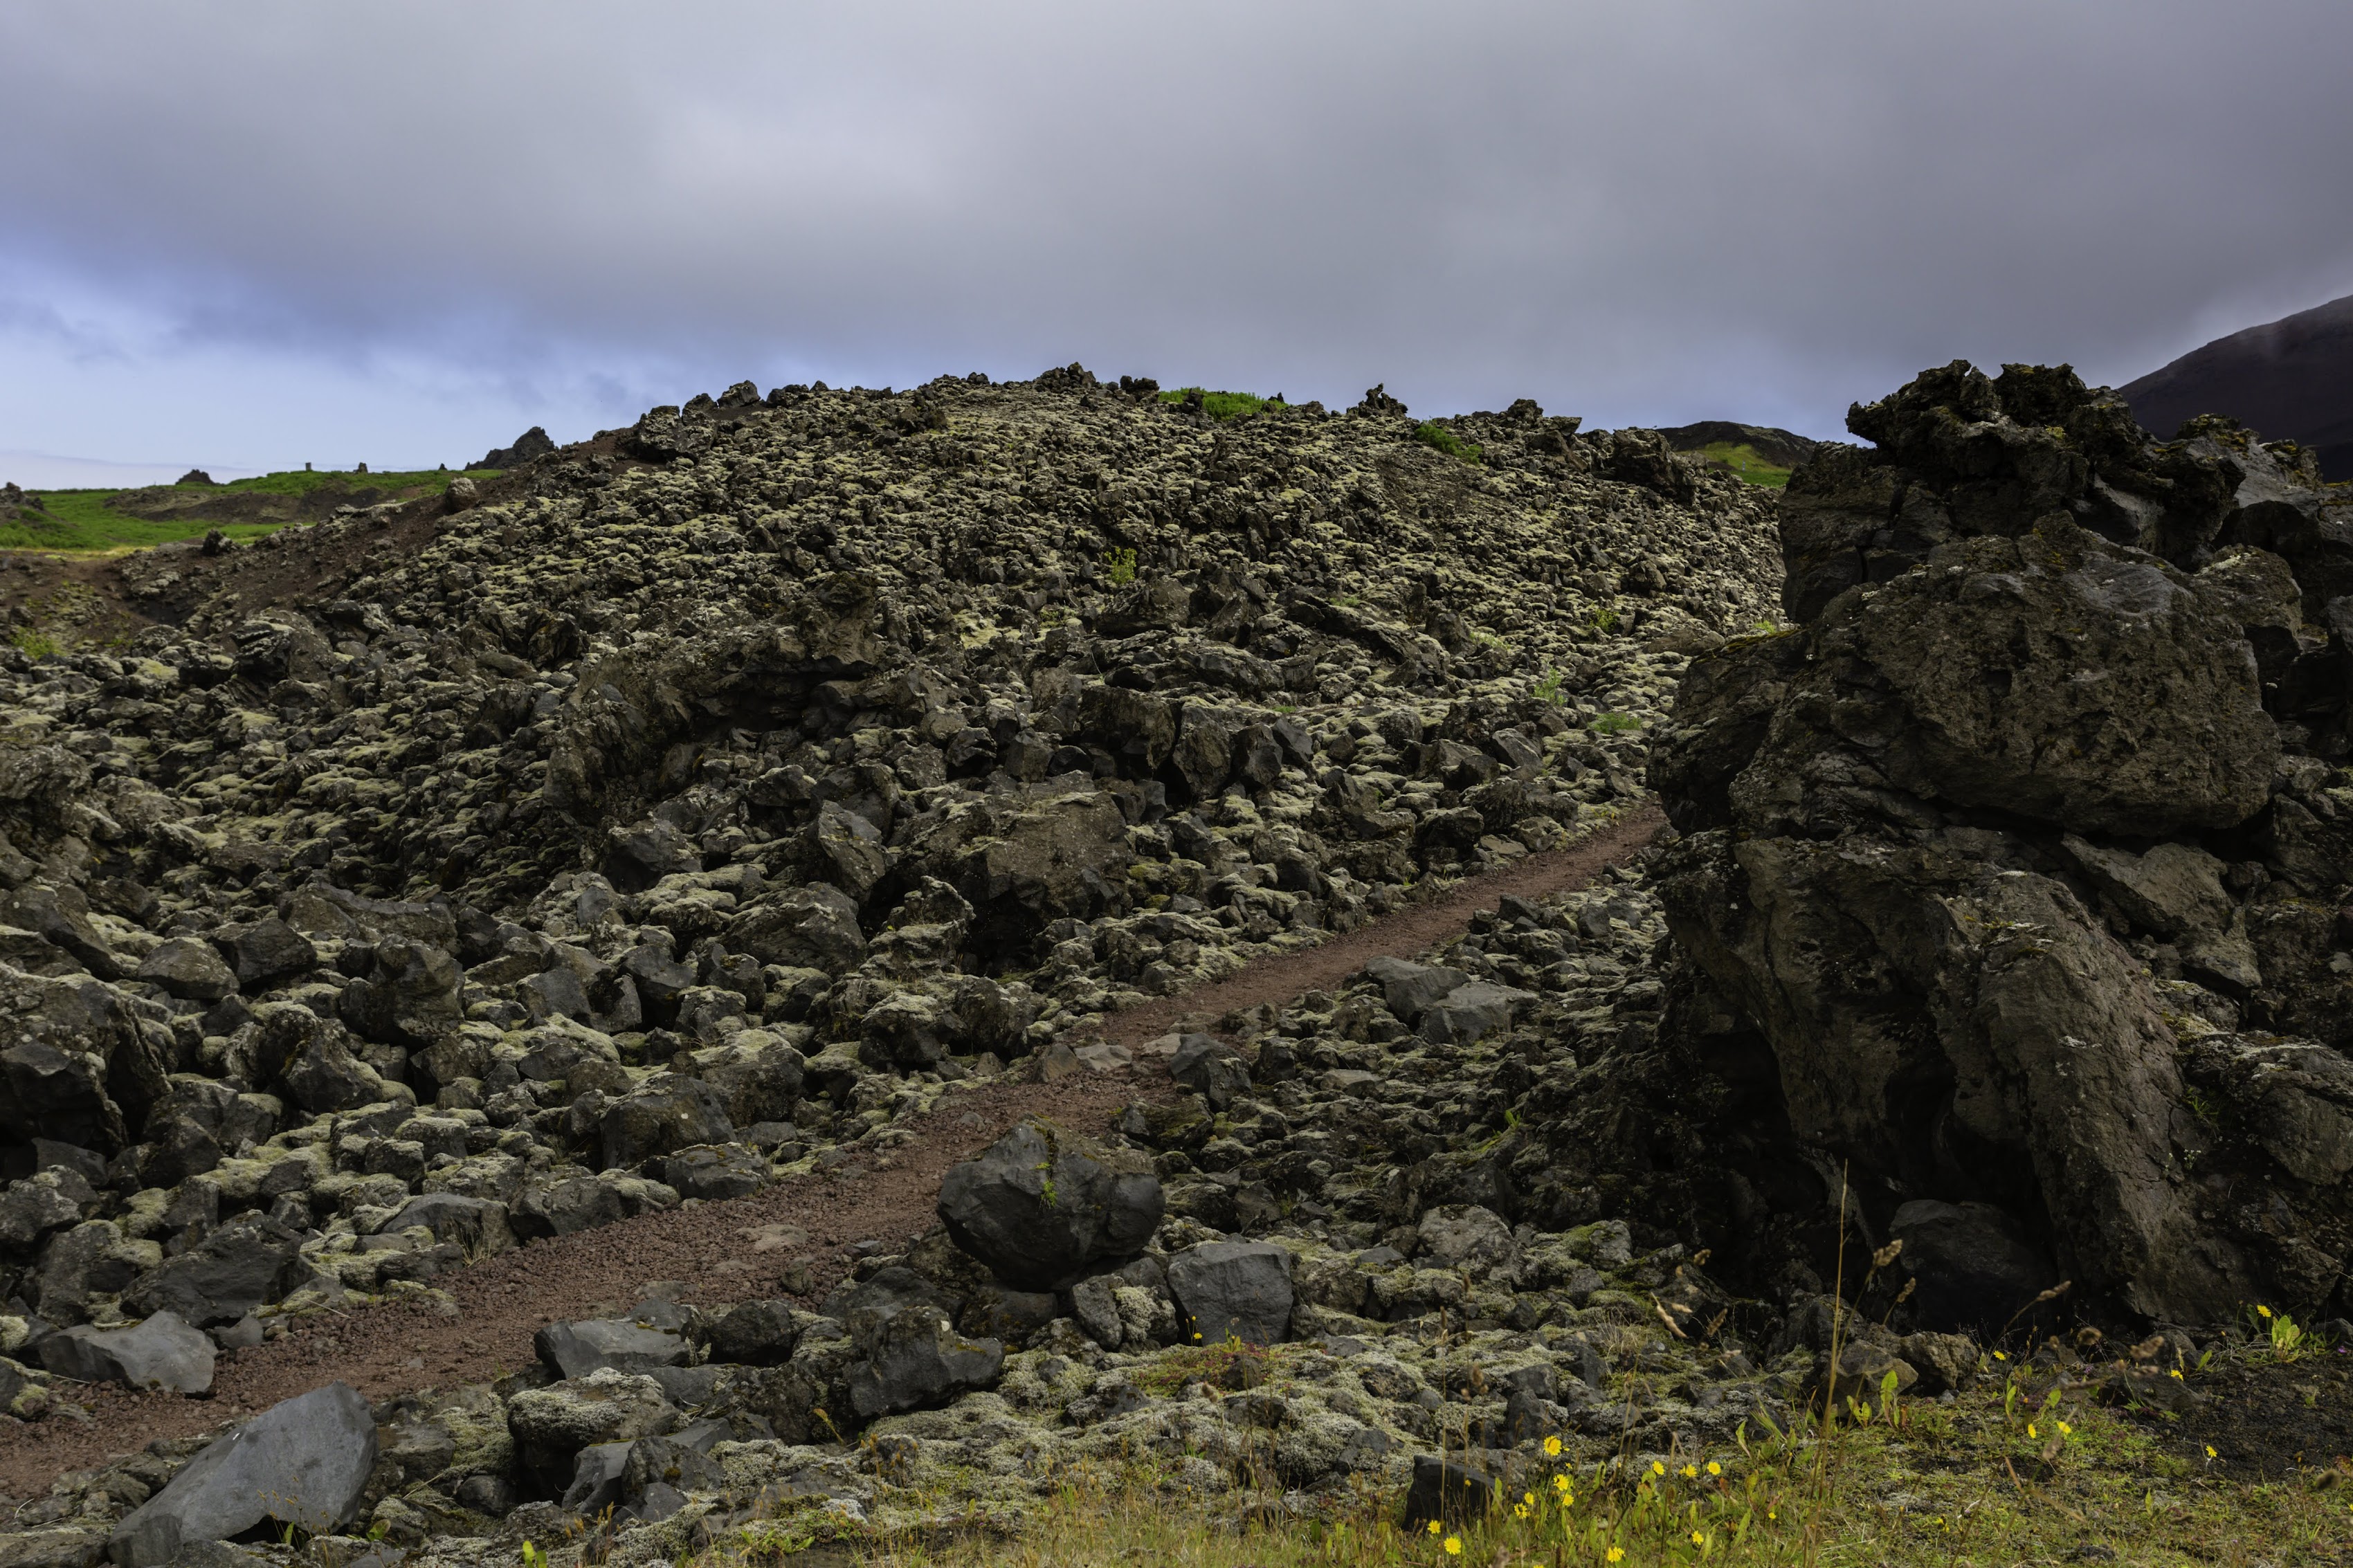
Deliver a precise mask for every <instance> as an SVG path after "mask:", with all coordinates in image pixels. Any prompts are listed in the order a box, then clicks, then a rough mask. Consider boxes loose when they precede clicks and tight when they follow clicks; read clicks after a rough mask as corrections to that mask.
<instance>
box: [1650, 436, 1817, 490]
mask: <svg viewBox="0 0 2353 1568" xmlns="http://www.w3.org/2000/svg"><path fill="white" fill-rule="evenodd" d="M1659 434H1660V435H1662V436H1663V437H1666V441H1667V445H1668V446H1670V447H1673V448H1674V449H1675V450H1676V451H1678V452H1695V453H1697V454H1699V455H1700V456H1701V457H1704V458H1707V459H1709V460H1710V461H1711V462H1712V463H1719V464H1722V465H1723V466H1724V467H1725V468H1729V469H1730V470H1731V471H1732V472H1734V473H1736V474H1737V475H1739V476H1740V477H1741V478H1742V479H1746V480H1748V481H1749V482H1750V483H1752V484H1760V485H1767V486H1770V487H1772V488H1773V489H1779V488H1780V487H1781V486H1783V485H1785V484H1787V483H1788V482H1789V470H1790V469H1792V468H1796V467H1797V466H1798V465H1799V463H1802V462H1804V461H1805V460H1806V459H1807V458H1810V457H1811V456H1812V455H1813V451H1814V448H1815V447H1819V446H1820V445H1821V443H1820V442H1819V441H1810V440H1808V439H1807V438H1806V437H1803V436H1799V435H1798V434H1796V433H1795V432H1793V431H1788V430H1781V429H1777V428H1775V427H1774V426H1770V425H1736V424H1734V423H1733V422H1732V421H1731V420H1729V419H1703V420H1701V421H1700V422H1699V423H1698V424H1696V425H1676V426H1669V427H1667V428H1665V429H1662V430H1661V431H1660V432H1659Z"/></svg>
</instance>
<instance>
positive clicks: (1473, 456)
mask: <svg viewBox="0 0 2353 1568" xmlns="http://www.w3.org/2000/svg"><path fill="white" fill-rule="evenodd" d="M1413 438H1414V439H1415V440H1417V441H1419V442H1420V443H1421V444H1422V445H1423V446H1425V447H1437V448H1438V449H1439V450H1440V451H1441V452H1443V453H1445V454H1446V455H1447V456H1448V457H1450V458H1461V459H1462V460H1463V461H1464V462H1466V463H1475V462H1477V461H1478V460H1479V458H1480V454H1481V451H1482V448H1481V447H1480V445H1479V443H1478V442H1476V441H1465V440H1464V439H1463V438H1462V437H1460V436H1457V435H1456V434H1455V433H1454V432H1453V431H1451V430H1449V429H1448V428H1447V427H1446V426H1443V425H1440V424H1439V423H1438V422H1437V421H1436V420H1434V419H1425V420H1424V421H1422V422H1421V423H1420V424H1419V425H1417V426H1414V427H1413Z"/></svg>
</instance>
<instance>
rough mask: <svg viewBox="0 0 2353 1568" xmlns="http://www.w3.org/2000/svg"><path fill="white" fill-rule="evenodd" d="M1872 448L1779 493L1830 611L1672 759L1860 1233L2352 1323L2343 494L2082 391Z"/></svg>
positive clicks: (1886, 435)
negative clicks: (1887, 1233) (1948, 1221)
mask: <svg viewBox="0 0 2353 1568" xmlns="http://www.w3.org/2000/svg"><path fill="white" fill-rule="evenodd" d="M1850 425H1851V426H1852V428H1853V429H1854V430H1855V431H1856V433H1858V434H1860V435H1862V436H1865V437H1869V438H1871V439H1873V440H1875V441H1877V442H1878V443H1879V447H1878V449H1877V450H1875V451H1863V450H1859V449H1856V448H1852V447H1828V448H1825V449H1824V450H1823V451H1822V452H1821V453H1820V454H1819V455H1818V456H1817V457H1816V458H1814V459H1813V460H1812V461H1810V463H1809V464H1808V465H1807V466H1806V467H1805V468H1801V469H1800V470H1799V472H1798V473H1797V474H1795V475H1793V476H1792V479H1791V483H1790V486H1789V500H1788V509H1787V511H1786V512H1785V529H1784V540H1785V548H1786V552H1787V554H1788V566H1789V575H1788V585H1787V588H1786V590H1785V594H1786V597H1787V603H1788V606H1789V608H1790V610H1791V611H1792V612H1793V613H1794V614H1797V615H1799V616H1801V617H1802V618H1803V619H1804V621H1805V623H1806V624H1805V625H1803V626H1800V627H1799V628H1798V629H1796V630H1793V631H1791V632H1788V633H1785V634H1781V635H1778V636H1773V637H1759V638H1755V639H1747V640H1744V641H1741V642H1738V643H1735V644H1731V645H1727V646H1726V647H1725V648H1723V649H1720V650H1718V651H1716V652H1715V653H1713V654H1711V655H1709V656H1706V657H1705V658H1703V659H1701V660H1700V661H1698V663H1697V664H1696V665H1695V666H1694V669H1693V671H1692V675H1691V678H1690V679H1688V680H1687V681H1686V682H1685V684H1684V686H1683V690H1682V693H1681V695H1680V698H1679V701H1678V708H1677V714H1676V726H1675V729H1674V731H1672V734H1671V735H1670V736H1668V737H1667V738H1666V740H1665V743H1664V744H1663V745H1662V747H1661V749H1660V751H1659V752H1658V753H1657V755H1656V758H1655V760H1654V765H1653V769H1652V777H1653V779H1654V780H1655V781H1656V782H1657V784H1659V787H1660V788H1661V790H1662V794H1663V795H1665V797H1666V801H1667V805H1668V808H1669V811H1670V813H1671V815H1672V816H1673V818H1674V820H1675V822H1676V825H1677V826H1679V827H1680V828H1681V829H1682V830H1683V833H1684V834H1685V835H1686V837H1684V839H1683V842H1682V843H1681V844H1680V845H1679V846H1677V847H1676V848H1675V849H1674V851H1673V856H1672V867H1671V868H1668V869H1667V871H1666V874H1665V880H1664V883H1663V886H1662V892H1663V896H1664V898H1665V901H1666V905H1667V909H1668V912H1669V919H1670V922H1671V924H1672V929H1673V931H1674V934H1675V938H1676V941H1677V943H1678V945H1679V946H1680V947H1681V948H1682V949H1683V951H1684V952H1686V953H1688V954H1689V955H1690V958H1691V959H1692V961H1693V962H1694V964H1695V967H1696V970H1697V971H1698V975H1699V978H1700V980H1701V982H1702V984H1704V986H1705V987H1707V988H1708V989H1709V990H1711V991H1712V992H1713V993H1714V994H1715V998H1716V1002H1715V1004H1714V1005H1721V1006H1723V1007H1724V1008H1725V1009H1726V1010H1727V1012H1728V1013H1729V1015H1730V1017H1729V1018H1728V1019H1727V1023H1728V1024H1729V1025H1731V1026H1732V1027H1734V1028H1735V1029H1736V1030H1754V1031H1755V1034H1756V1036H1757V1037H1761V1043H1762V1044H1763V1045H1764V1046H1765V1047H1767V1049H1769V1052H1770V1054H1771V1058H1772V1059H1773V1061H1774V1063H1775V1065H1776V1068H1777V1072H1778V1079H1779V1082H1780V1085H1781V1088H1782V1089H1783V1092H1784V1103H1785V1106H1786V1110H1787V1114H1788V1118H1789V1123H1790V1127H1791V1130H1792V1131H1794V1132H1795V1133H1796V1134H1797V1136H1798V1137H1799V1138H1800V1139H1802V1140H1804V1141H1806V1142H1811V1143H1814V1144H1817V1145H1819V1146H1820V1147H1822V1148H1825V1149H1828V1150H1830V1151H1831V1152H1833V1153H1835V1154H1836V1155H1838V1156H1840V1157H1842V1158H1847V1159H1851V1160H1852V1161H1853V1162H1854V1164H1855V1167H1856V1171H1857V1175H1856V1178H1855V1187H1856V1190H1857V1191H1866V1190H1867V1191H1868V1192H1869V1193H1870V1194H1871V1195H1870V1196H1869V1197H1867V1198H1865V1199H1864V1200H1863V1202H1864V1205H1865V1208H1866V1209H1870V1208H1873V1207H1881V1208H1886V1209H1890V1210H1893V1209H1895V1208H1896V1207H1897V1205H1905V1207H1907V1208H1911V1209H1914V1210H1915V1212H1917V1213H1925V1212H1926V1211H1925V1210H1920V1209H1918V1206H1917V1205H1922V1204H1927V1205H1943V1207H1944V1208H1946V1209H1949V1210H1952V1212H1954V1213H1960V1212H1963V1211H1964V1210H1968V1209H1972V1208H1976V1209H1981V1210H1983V1211H1984V1212H1985V1214H1987V1215H1990V1216H1992V1219H1991V1220H1989V1223H1994V1222H1995V1221H1998V1222H1999V1223H1998V1224H1997V1225H1996V1227H1995V1232H1989V1235H1991V1234H1995V1233H1997V1232H1998V1233H1999V1234H2000V1236H2002V1237H2009V1238H2010V1240H2009V1241H2008V1242H2005V1243H2004V1244H2003V1245H2004V1246H2006V1247H2010V1249H2011V1250H2013V1251H2014V1250H2016V1249H2017V1248H2020V1247H2023V1248H2026V1249H2028V1251H2030V1252H2031V1250H2033V1249H2035V1248H2041V1249H2043V1250H2044V1251H2045V1252H2046V1255H2047V1256H2048V1257H2050V1258H2054V1259H2055V1261H2056V1264H2057V1268H2056V1272H2057V1274H2058V1275H2060V1276H2063V1277H2064V1278H2066V1279H2070V1280H2072V1281H2073V1283H2074V1288H2075V1289H2078V1290H2079V1291H2082V1292H2084V1294H2085V1295H2087V1296H2088V1297H2090V1298H2091V1299H2092V1300H2096V1301H2102V1302H2105V1303H2107V1304H2109V1305H2110V1306H2111V1307H2112V1308H2116V1307H2121V1308H2123V1309H2126V1310H2130V1311H2132V1312H2135V1313H2137V1314H2139V1315H2141V1316H2142V1317H2143V1318H2144V1319H2156V1320H2159V1321H2185V1322H2200V1321H2217V1320H2219V1319H2221V1317H2223V1316H2225V1315H2227V1313H2228V1312H2229V1311H2230V1310H2232V1307H2233V1305H2234V1304H2235V1303H2236V1302H2238V1301H2241V1300H2253V1299H2257V1298H2261V1299H2263V1300H2288V1301H2292V1302H2294V1303H2295V1306H2296V1308H2297V1310H2303V1311H2306V1312H2314V1311H2323V1312H2324V1313H2325V1311H2327V1310H2337V1307H2338V1306H2340V1305H2341V1304H2342V1303H2341V1299H2340V1298H2339V1297H2338V1295H2337V1290H2338V1279H2339V1278H2340V1276H2341V1272H2342V1270H2341V1264H2342V1261H2343V1259H2344V1258H2345V1256H2346V1253H2347V1250H2348V1244H2353V1234H2348V1230H2347V1226H2346V1215H2345V1208H2344V1204H2343V1201H2342V1198H2341V1196H2340V1194H2339V1190H2338V1186H2337V1178H2336V1175H2335V1172H2336V1170H2337V1155H2336V1153H2335V1152H2333V1151H2334V1150H2335V1148H2336V1142H2337V1140H2336V1136H2335V1131H2334V1129H2335V1125H2336V1118H2337V1115H2338V1114H2339V1112H2338V1110H2337V1104H2338V1101H2339V1099H2340V1097H2341V1095H2342V1090H2341V1089H2340V1088H2338V1087H2337V1078H2336V1076H2335V1075H2334V1073H2333V1071H2332V1070H2330V1069H2327V1068H2325V1067H2324V1068H2322V1069H2321V1070H2318V1071H2316V1070H2311V1068H2309V1067H2308V1066H2306V1064H2313V1063H2321V1064H2325V1063H2327V1062H2334V1061H2337V1060H2340V1059H2341V1058H2337V1055H2336V1052H2335V1050H2334V1049H2332V1048H2330V1047H2339V1046H2342V1045H2344V1044H2345V1043H2346V1039H2347V1036H2346V1033H2345V1026H2344V1024H2343V1022H2342V1019H2343V1017H2344V1016H2345V1014H2344V1012H2343V1008H2344V1005H2345V1004H2346V1003H2347V1002H2348V1001H2353V993H2348V989H2347V986H2348V972H2353V962H2348V961H2346V960H2344V959H2343V957H2342V951H2343V947H2344V944H2345V942H2346V941H2347V939H2348V936H2353V931H2348V929H2347V923H2348V922H2347V921H2346V920H2345V916H2344V913H2343V910H2344V909H2345V907H2346V904H2347V890H2348V889H2347V883H2348V881H2353V832H2348V831H2347V829H2346V828H2345V826H2343V825H2346V824H2353V816H2348V815H2347V813H2346V809H2345V808H2346V807H2347V806H2348V805H2353V791H2348V788H2347V785H2348V782H2353V781H2348V775H2347V773H2346V772H2345V770H2344V767H2343V765H2342V764H2343V763H2344V762H2345V761H2346V758H2347V756H2348V750H2353V738H2348V731H2347V713H2346V705H2347V699H2348V684H2347V681H2346V679H2345V672H2346V670H2347V668H2348V649H2347V647H2346V641H2345V638H2346V633H2347V631H2348V626H2345V625H2342V624H2340V623H2341V622H2342V621H2343V620H2344V611H2345V610H2346V608H2347V606H2348V604H2353V601H2348V600H2347V599H2346V598H2345V597H2344V594H2345V589H2346V585H2347V583H2348V574H2353V528H2348V522H2353V508H2348V506H2347V505H2346V504H2345V500H2344V498H2342V497H2340V496H2337V494H2336V493H2335V492H2334V491H2331V490H2324V489H2321V488H2320V487H2319V485H2318V483H2317V479H2316V474H2315V472H2314V471H2313V470H2312V468H2311V467H2310V463H2309V459H2308V458H2306V457H2305V456H2304V455H2302V454H2300V453H2298V452H2297V451H2296V450H2295V448H2294V447H2293V446H2292V445H2281V446H2275V447H2263V446H2261V445H2258V444H2257V443H2256V442H2255V441H2254V440H2253V438H2252V437H2250V436H2249V435H2248V434H2247V433H2246V432H2244V431H2242V430H2239V429H2237V428H2236V427H2234V426H2230V425H2228V424H2227V422H2220V421H2202V422H2193V424H2192V425H2191V426H2189V427H2186V428H2185V430H2184V431H2183V433H2182V436H2181V438H2179V439H2177V440H2175V441H2171V442H2164V443H2159V442H2157V441H2154V440H2151V439H2150V438H2148V437H2147V436H2146V435H2145V434H2143V433H2142V432H2140V431H2138V430H2137V428H2136V427H2134V426H2132V423H2131V421H2130V419H2129V417H2128V416H2126V415H2124V414H2123V413H2122V411H2121V406H2120V405H2118V404H2116V401H2115V399H2114V398H2113V397H2112V396H2110V395H2107V394H2105V393H2094V392H2091V391H2087V390H2086V389H2085V388H2084V387H2083V386H2082V384H2080V383H2079V382H2076V381H2075V380H2074V378H2073V374H2072V373H2069V372H2065V371H2048V370H2042V369H2037V368H2034V367H2027V366H2010V367H2008V368H2007V369H2006V370H2005V371H2004V372H2003V373H2002V374H2001V375H2000V376H1999V377H1996V378H1988V377H1986V376H1984V375H1982V374H1978V372H1976V371H1974V370H1971V369H1969V368H1968V366H1966V365H1960V364H1957V365H1954V366H1951V367H1948V368H1947V369H1946V370H1943V371H1937V372H1932V373H1929V374H1925V375H1923V376H1922V377H1921V378H1919V379H1918V380H1917V381H1915V382H1914V383H1912V384H1910V385H1908V386H1906V387H1905V388H1904V389H1903V390H1902V391H1900V392H1898V393H1896V394H1895V395H1893V396H1891V397H1889V398H1887V399H1886V400H1884V401H1883V402H1881V403H1878V404H1873V405H1870V406H1868V407H1858V408H1857V409H1856V410H1855V411H1854V412H1853V414H1852V416H1851V417H1850ZM2332 950H2334V951H2332ZM2242 1029H2244V1030H2246V1031H2248V1032H2247V1033H2245V1034H2242V1033H2240V1032H2238V1031H2240V1030H2242ZM2269 1032H2280V1033H2289V1034H2295V1033H2311V1034H2315V1035H2317V1036H2319V1037H2320V1038H2319V1040H2318V1041H2317V1042H2311V1043H2307V1042H2290V1043H2286V1044H2274V1043H2271V1042H2270V1040H2269V1039H2267V1038H2266V1037H2265V1035H2266V1034H2267V1033H2269ZM2299 1053H2304V1054H2302V1055H2299ZM2292 1062H2293V1063H2295V1064H2297V1065H2296V1066H2295V1067H2291V1066H2290V1064H2291V1063H2292ZM2300 1068H2301V1069H2302V1070H2299V1069H2300ZM2242 1107H2243V1108H2244V1109H2243V1110H2242ZM2226 1194H2227V1202H2226V1201H2224V1200H2225V1196H2226ZM2258 1194H2260V1195H2258ZM1954 1205H1960V1208H1958V1209H1956V1208H1954ZM2248 1205H2256V1206H2253V1207H2250V1206H2248ZM2258 1212H2260V1213H2262V1214H2263V1215H2266V1216H2268V1217H2266V1218H2264V1219H2263V1220H2261V1221H2254V1220H2253V1219H2252V1217H2251V1216H2253V1215H2255V1214H2256V1213H2258ZM1889 1222H1890V1216H1879V1217H1877V1219H1876V1223H1878V1224H1880V1225H1882V1226H1885V1225H1886V1224H1888V1223H1889ZM1947 1228H1949V1227H1947ZM1972 1245H1975V1244H1972ZM1948 1250H1949V1249H1948ZM1961 1250H1964V1251H1966V1250H1968V1248H1967V1247H1963V1248H1961ZM1977 1250H1978V1252H1980V1253H1984V1254H1985V1255H1987V1256H1992V1254H1993V1253H1996V1252H2000V1251H2001V1250H2002V1247H1996V1246H1994V1244H1992V1243H1991V1242H1988V1243H1986V1244H1985V1245H1984V1246H1982V1247H1977ZM1925 1267H1927V1266H1926V1265H1925V1264H1924V1268H1925ZM1989 1273H1990V1274H1991V1275H1994V1276H2000V1277H2002V1278H2007V1279H2010V1281H2011V1285H2010V1294H2011V1295H2017V1294H2019V1293H2020V1292H2026V1293H2027V1294H2031V1291H2027V1283H2028V1281H2029V1280H2030V1279H2033V1278H2036V1277H2038V1274H2039V1271H2038V1270H2037V1269H2035V1268H2027V1267H2026V1266H2025V1265H2024V1264H2023V1263H2012V1264H2004V1265H2002V1266H2001V1267H2000V1268H1993V1267H1992V1266H1990V1265H1989ZM1924 1278H1925V1276H1924ZM1954 1290H1957V1291H1960V1293H1961V1294H1963V1295H1966V1294H1967V1293H1968V1292H1967V1289H1966V1288H1965V1286H1964V1284H1963V1283H1962V1282H1959V1281H1956V1282H1954V1283H1953V1284H1952V1285H1951V1286H1950V1288H1949V1289H1947V1287H1946V1286H1944V1285H1938V1286H1936V1287H1934V1288H1931V1289H1928V1290H1927V1291H1926V1295H1925V1296H1924V1300H1938V1299H1940V1298H1943V1297H1947V1296H1950V1295H1951V1292H1952V1291H1954ZM1952 1299H1956V1300H1957V1299H1958V1298H1957V1297H1954V1298H1952ZM1987 1310H1990V1307H1989V1305H1988V1304H1987V1303H1983V1302H1980V1303H1979V1304H1978V1306H1976V1307H1974V1308H1972V1309H1971V1310H1968V1311H1966V1312H1962V1313H1961V1314H1960V1315H1961V1316H1962V1317H1963V1318H1964V1319H1967V1320H1968V1321H1971V1322H1972V1323H1974V1322H1976V1321H1978V1319H1979V1318H1981V1316H1982V1315H1983V1313H1984V1312H1985V1311H1987Z"/></svg>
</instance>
